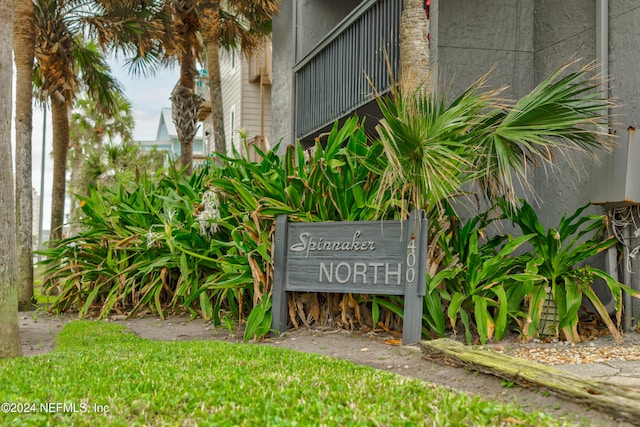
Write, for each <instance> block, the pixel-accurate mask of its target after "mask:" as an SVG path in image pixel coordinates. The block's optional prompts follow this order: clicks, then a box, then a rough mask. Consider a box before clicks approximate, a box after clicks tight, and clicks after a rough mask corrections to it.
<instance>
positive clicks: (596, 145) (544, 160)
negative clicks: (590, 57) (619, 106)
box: [377, 64, 611, 212]
mask: <svg viewBox="0 0 640 427" xmlns="http://www.w3.org/2000/svg"><path fill="white" fill-rule="evenodd" d="M571 65H572V64H568V65H566V66H565V67H562V68H561V69H559V70H557V71H556V72H554V73H553V74H552V75H551V76H549V77H548V78H547V79H546V80H544V81H543V82H542V83H540V84H539V85H538V86H537V87H536V88H535V89H534V90H533V91H532V92H531V93H529V94H528V95H526V96H524V97H523V98H522V99H520V100H518V101H517V102H514V103H511V105H509V104H508V103H507V102H506V101H505V100H504V99H502V98H501V97H500V96H499V95H500V93H501V90H493V91H483V84H484V81H485V80H486V76H485V78H482V79H480V80H479V81H478V82H476V83H475V84H474V85H472V86H471V87H470V88H469V89H467V90H466V91H465V92H464V93H463V94H462V95H460V96H459V97H458V98H457V99H455V100H454V101H453V102H451V103H450V104H448V105H447V103H446V101H445V100H444V99H443V98H442V97H441V96H439V95H438V94H436V93H432V92H429V91H421V90H415V91H413V92H410V93H409V94H403V93H401V92H400V90H398V89H397V88H396V89H394V90H393V92H392V96H391V97H390V98H387V99H384V98H380V99H379V101H378V102H379V106H380V108H381V110H382V114H383V116H384V118H383V120H381V121H380V123H379V125H378V127H377V130H378V133H379V134H380V138H381V141H382V143H383V145H384V148H385V151H386V155H387V158H388V159H389V165H388V167H387V169H386V171H385V173H384V175H383V181H384V185H383V186H384V187H385V188H387V189H390V190H392V191H396V190H397V189H400V191H401V192H402V193H403V194H402V195H401V196H402V197H404V196H406V198H407V199H408V200H409V204H410V206H408V207H407V208H408V209H413V208H421V209H427V211H428V212H432V211H434V209H436V210H437V208H439V207H441V206H442V205H443V203H446V202H447V201H450V200H452V199H453V198H455V197H457V196H460V195H461V194H462V193H463V190H466V191H468V190H469V189H470V188H469V187H468V185H469V184H476V189H477V191H478V195H479V196H481V197H485V198H486V200H487V201H488V202H489V203H490V204H495V202H496V201H497V200H498V199H502V198H506V199H507V200H508V201H510V202H511V203H512V204H513V205H516V204H517V203H518V199H517V197H516V190H515V188H516V185H517V184H516V183H518V185H519V186H520V187H523V188H524V189H529V190H531V191H532V189H531V186H530V185H529V182H528V180H527V178H528V177H529V176H531V175H530V169H531V168H532V167H535V166H540V165H544V164H551V163H553V162H554V159H555V158H556V157H557V156H558V155H563V154H566V153H567V151H569V150H573V151H575V152H581V153H586V154H587V155H591V156H592V157H595V155H594V153H595V152H596V151H597V150H600V149H604V150H610V149H611V142H610V141H609V140H608V139H607V136H606V135H603V134H602V133H600V132H598V127H597V126H598V125H601V124H603V123H606V117H603V116H602V111H607V108H608V107H609V101H608V100H606V99H602V98H601V97H600V96H599V94H600V92H599V91H598V90H597V88H598V81H597V80H596V78H595V77H596V76H595V75H594V73H593V71H594V68H593V66H592V65H587V66H585V67H583V68H582V69H580V70H578V71H576V72H567V69H568V68H569V66H571ZM381 194H383V193H382V192H381Z"/></svg>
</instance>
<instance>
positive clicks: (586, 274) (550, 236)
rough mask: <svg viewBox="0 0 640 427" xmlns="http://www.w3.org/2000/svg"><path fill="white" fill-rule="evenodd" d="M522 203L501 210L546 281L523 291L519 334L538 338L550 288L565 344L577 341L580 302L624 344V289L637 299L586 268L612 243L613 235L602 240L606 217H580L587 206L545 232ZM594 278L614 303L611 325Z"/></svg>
mask: <svg viewBox="0 0 640 427" xmlns="http://www.w3.org/2000/svg"><path fill="white" fill-rule="evenodd" d="M521 203H522V206H521V207H520V208H519V209H515V210H514V209H510V208H508V209H505V210H504V212H505V218H507V219H509V220H511V221H512V222H513V223H514V224H517V225H518V226H519V227H520V229H521V230H522V232H523V233H525V234H527V235H528V236H529V237H530V238H529V243H530V244H531V245H532V246H533V253H532V256H533V257H535V258H536V259H537V260H538V261H537V273H538V274H539V275H540V276H543V277H544V278H545V279H546V280H545V281H544V282H543V281H530V282H526V283H524V284H523V287H522V289H521V292H523V293H524V294H525V298H526V300H527V301H528V311H527V315H526V319H525V321H524V322H523V323H522V324H521V332H522V334H523V336H524V337H525V339H526V340H529V339H531V338H533V337H535V336H536V334H537V326H538V321H539V319H540V315H541V312H542V307H543V303H544V300H545V298H546V296H547V289H548V292H550V294H551V296H552V298H553V300H554V301H555V303H556V304H557V308H558V315H559V319H558V320H559V323H558V325H557V328H558V331H557V332H560V331H561V332H562V333H563V335H564V337H565V338H566V339H567V340H568V341H571V342H574V343H575V342H579V341H580V340H581V338H580V334H579V333H578V329H577V326H578V320H579V318H578V312H579V310H580V307H581V305H582V302H583V298H586V299H587V300H589V302H590V303H591V304H592V305H593V307H595V309H596V311H597V313H598V315H599V317H600V319H601V320H602V321H603V323H604V324H605V325H606V326H607V328H608V329H609V331H610V332H611V335H613V337H614V338H615V339H616V340H617V341H619V342H620V341H622V336H621V335H620V332H619V328H620V321H621V315H622V291H623V290H624V291H625V292H628V293H630V294H631V295H633V296H635V297H640V295H639V294H638V293H637V292H636V291H634V290H632V289H630V288H628V287H626V286H624V285H623V284H621V283H619V282H617V281H616V280H615V279H614V278H613V277H611V276H610V275H609V274H608V273H606V272H604V271H602V270H600V269H598V268H595V267H592V266H590V265H585V264H584V262H585V261H587V260H589V259H590V258H591V257H593V256H594V255H596V254H598V253H600V252H602V251H604V250H606V249H608V248H609V247H611V246H613V245H615V243H616V240H615V238H614V237H613V236H612V237H609V238H603V232H604V230H605V228H606V217H605V216H604V215H584V214H583V213H584V211H585V210H586V209H587V208H588V207H589V205H588V204H587V205H585V206H582V207H581V208H578V209H577V210H576V211H575V212H574V213H573V215H571V216H569V217H567V216H566V215H564V216H563V217H562V219H561V220H560V223H559V224H558V226H557V227H556V228H549V229H545V228H544V227H543V225H542V224H541V223H540V221H539V219H538V216H537V214H536V213H535V211H534V210H533V208H532V207H531V205H529V204H528V203H527V202H526V201H524V200H522V201H521ZM596 279H600V280H602V281H604V283H606V285H607V286H608V288H609V290H610V291H611V294H612V295H613V298H614V299H615V309H616V322H615V323H614V322H613V321H612V319H611V318H610V316H609V313H608V312H607V309H606V308H605V307H604V305H603V304H602V302H601V301H600V299H599V298H598V296H597V295H596V293H595V291H594V289H593V284H594V281H595V280H596Z"/></svg>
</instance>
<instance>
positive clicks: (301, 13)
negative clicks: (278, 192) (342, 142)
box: [270, 0, 361, 153]
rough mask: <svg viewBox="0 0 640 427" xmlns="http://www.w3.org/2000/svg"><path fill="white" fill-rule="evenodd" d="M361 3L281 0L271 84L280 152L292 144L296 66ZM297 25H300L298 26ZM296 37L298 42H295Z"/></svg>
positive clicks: (275, 23) (273, 135) (275, 139)
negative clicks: (294, 69)
mask: <svg viewBox="0 0 640 427" xmlns="http://www.w3.org/2000/svg"><path fill="white" fill-rule="evenodd" d="M360 3H361V1H360V0H322V1H317V0H297V1H295V0H281V1H280V12H279V13H278V15H276V16H274V18H273V39H272V40H273V56H272V63H273V79H272V85H271V107H272V114H273V115H272V123H271V126H272V127H271V138H270V141H271V143H272V144H274V143H277V142H280V141H281V142H282V143H281V145H280V152H281V153H283V152H284V150H285V148H286V145H287V144H291V143H292V142H293V137H292V127H293V119H292V117H293V67H294V66H295V63H296V62H298V61H300V60H301V59H302V58H304V56H305V55H306V54H308V53H309V52H310V51H311V50H312V49H313V48H314V47H315V46H316V45H317V44H318V43H319V42H320V41H321V40H322V39H323V38H324V37H325V36H326V35H327V34H328V33H329V32H330V31H331V29H332V28H334V27H335V26H336V25H337V24H339V23H340V21H341V20H342V19H344V18H345V17H346V16H347V15H348V14H349V12H351V11H352V10H353V9H354V8H355V7H356V6H357V5H358V4H360ZM295 23H297V24H295ZM296 37H297V39H296Z"/></svg>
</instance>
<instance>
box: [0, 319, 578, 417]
mask: <svg viewBox="0 0 640 427" xmlns="http://www.w3.org/2000/svg"><path fill="white" fill-rule="evenodd" d="M0 403H5V404H4V405H3V411H2V412H0V425H11V426H21V425H38V426H40V425H56V426H57V425H81V426H131V425H154V426H156V425H169V426H190V425H198V426H203V425H204V426H208V425H212V426H235V425H240V426H321V425H325V426H352V425H362V426H419V425H427V426H430V425H432V426H446V425H449V426H472V425H477V426H487V425H531V426H556V425H570V424H569V423H568V422H566V421H564V422H563V421H561V420H557V419H554V418H553V417H552V416H551V415H548V414H543V413H539V412H534V413H527V412H525V411H523V410H522V409H520V408H518V407H517V406H515V405H505V404H499V403H494V402H489V401H486V400H482V399H480V398H478V397H469V396H467V395H465V394H459V393H456V392H452V391H450V390H447V389H446V388H442V387H437V386H434V385H430V384H426V383H424V382H422V381H419V380H416V379H408V378H405V377H402V376H399V375H396V374H393V373H390V372H385V371H379V370H376V369H372V368H368V367H364V366H360V365H356V364H354V363H351V362H348V361H343V360H335V359H331V358H329V357H325V356H320V355H315V354H306V353H300V352H295V351H292V350H287V349H282V348H275V347H270V346H265V345H255V344H230V343H226V342H218V341H181V342H165V341H149V340H144V339H141V338H138V337H136V336H135V335H133V334H132V333H131V332H130V331H129V330H128V329H126V328H124V327H122V326H119V325H113V324H109V323H106V322H96V321H74V322H71V323H69V324H68V325H67V326H65V327H64V329H63V330H62V331H61V332H60V334H59V336H58V343H57V348H56V350H55V351H53V352H51V353H49V354H44V355H39V356H34V357H21V358H17V359H11V360H2V361H0ZM7 403H8V404H9V405H7ZM7 408H8V409H10V410H18V409H20V410H21V411H22V413H7V412H6V409H7ZM27 411H29V412H28V413H27ZM74 411H75V412H74Z"/></svg>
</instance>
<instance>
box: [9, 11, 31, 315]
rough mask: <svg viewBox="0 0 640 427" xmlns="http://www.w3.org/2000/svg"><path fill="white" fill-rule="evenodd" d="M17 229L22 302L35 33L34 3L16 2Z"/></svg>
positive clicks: (26, 286) (27, 262)
mask: <svg viewBox="0 0 640 427" xmlns="http://www.w3.org/2000/svg"><path fill="white" fill-rule="evenodd" d="M15 7H16V11H15V25H14V34H13V43H14V47H15V49H14V60H15V64H16V110H15V114H16V120H15V129H16V226H17V232H18V234H17V245H18V259H17V268H18V272H17V280H18V303H19V305H20V306H26V305H27V304H28V303H29V302H30V301H31V299H32V298H33V192H32V191H31V182H32V180H31V162H32V159H31V133H32V117H33V111H32V96H31V94H32V89H31V88H32V85H33V83H32V76H33V59H34V55H35V34H34V16H33V13H34V12H33V1H32V0H16V1H15Z"/></svg>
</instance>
